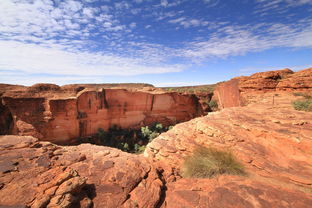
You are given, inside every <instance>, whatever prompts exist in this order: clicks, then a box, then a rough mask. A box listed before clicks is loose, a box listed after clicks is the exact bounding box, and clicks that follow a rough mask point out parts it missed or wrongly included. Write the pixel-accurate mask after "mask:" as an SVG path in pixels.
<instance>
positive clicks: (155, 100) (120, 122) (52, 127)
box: [0, 84, 203, 143]
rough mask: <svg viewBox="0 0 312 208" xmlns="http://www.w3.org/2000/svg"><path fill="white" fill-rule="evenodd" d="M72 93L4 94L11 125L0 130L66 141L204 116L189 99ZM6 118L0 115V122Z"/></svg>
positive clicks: (51, 88)
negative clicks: (116, 130) (106, 131)
mask: <svg viewBox="0 0 312 208" xmlns="http://www.w3.org/2000/svg"><path fill="white" fill-rule="evenodd" d="M76 91H77V90H76V89H72V91H70V90H69V89H66V90H64V89H62V88H59V87H58V86H57V85H51V84H38V85H34V86H32V87H30V88H26V89H22V90H18V91H14V90H8V91H6V92H5V93H4V95H3V97H2V99H3V101H4V103H5V106H4V107H5V108H6V111H8V115H11V117H12V118H13V123H12V127H10V130H5V129H4V130H3V132H6V133H10V134H17V135H29V136H35V137H36V138H39V139H44V140H47V141H52V142H54V143H68V142H70V141H71V140H72V139H75V138H78V137H86V136H90V135H92V134H95V133H96V132H97V131H98V129H99V128H103V129H105V130H107V129H109V128H110V127H113V126H115V125H117V126H119V127H121V128H139V127H141V126H143V125H151V124H153V123H155V122H161V123H162V124H163V125H172V124H175V123H177V122H182V121H187V120H190V119H192V118H194V117H196V116H199V115H202V114H203V111H202V109H201V107H200V104H199V102H198V99H197V98H196V97H195V96H192V95H181V94H178V93H158V92H156V91H155V92H153V93H146V92H139V91H128V90H124V89H99V90H97V89H93V90H92V89H91V90H88V89H85V90H82V91H79V92H78V93H77V92H76ZM4 107H2V106H0V108H3V109H4ZM7 117H8V116H3V117H2V116H1V117H0V122H2V121H3V122H2V123H4V122H5V121H4V120H5V119H7ZM7 126H10V125H9V124H7ZM6 129H8V128H6ZM8 131H9V132H8Z"/></svg>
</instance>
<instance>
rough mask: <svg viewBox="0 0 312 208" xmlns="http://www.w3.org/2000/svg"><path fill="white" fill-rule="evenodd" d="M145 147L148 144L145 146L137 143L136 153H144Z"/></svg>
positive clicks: (135, 146)
mask: <svg viewBox="0 0 312 208" xmlns="http://www.w3.org/2000/svg"><path fill="white" fill-rule="evenodd" d="M145 147H146V146H144V145H142V146H141V145H139V144H135V145H134V153H136V154H141V153H143V152H144V150H145Z"/></svg>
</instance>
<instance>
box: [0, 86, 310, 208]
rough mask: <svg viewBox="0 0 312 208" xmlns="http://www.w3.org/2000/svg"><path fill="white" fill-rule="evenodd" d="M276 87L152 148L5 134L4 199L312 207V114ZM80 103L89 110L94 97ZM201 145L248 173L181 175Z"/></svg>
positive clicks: (7, 202)
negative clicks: (229, 156)
mask: <svg viewBox="0 0 312 208" xmlns="http://www.w3.org/2000/svg"><path fill="white" fill-rule="evenodd" d="M275 93H276V92H273V93H266V95H265V97H264V98H263V100H262V101H263V102H262V103H257V104H251V105H249V106H245V107H234V108H227V109H223V110H222V111H219V112H214V113H210V114H208V115H207V116H205V117H200V118H196V119H192V120H191V121H188V122H184V123H181V124H178V125H176V126H174V127H173V128H172V129H171V130H169V131H167V132H165V133H163V134H161V135H160V136H158V137H157V138H155V139H154V140H153V141H152V142H151V143H149V144H148V145H147V147H146V150H145V152H144V155H135V154H129V153H126V152H121V151H120V150H117V149H114V148H109V147H105V146H96V145H91V144H81V145H78V146H58V145H55V144H52V143H50V142H43V141H38V140H37V139H35V138H33V137H29V136H15V135H9V136H0V204H1V205H2V206H7V207H10V206H12V207H13V206H15V207H24V206H25V205H27V206H30V207H33V208H39V207H82V208H89V207H94V208H103V207H107V208H116V207H120V208H130V207H132V208H136V207H138V208H145V207H148V208H159V207H161V208H185V207H188V208H195V207H205V208H216V207H224V208H234V207H239V208H250V207H257V208H258V207H259V208H268V207H279V208H289V207H294V208H310V207H311V204H312V195H311V193H312V192H311V191H312V186H311V183H312V182H311V178H312V159H311V158H312V152H311V149H312V140H311V138H312V113H311V112H305V113H303V112H300V111H296V110H294V109H293V108H292V106H291V105H290V103H291V101H293V100H295V99H297V97H295V96H294V95H292V94H291V93H290V94H286V93H285V92H284V93H285V94H282V93H281V94H280V96H278V97H277V100H276V103H277V105H275V106H274V108H273V107H272V105H271V103H270V100H268V99H267V97H270V96H271V95H272V94H275ZM82 94H84V93H82ZM91 95H92V96H95V95H94V94H92V93H91ZM91 95H90V94H89V93H86V95H85V96H86V97H90V96H91ZM290 95H291V96H290ZM106 96H107V97H106V98H107V100H108V97H109V96H108V93H107V94H106ZM74 100H75V99H73V101H74ZM70 102H71V101H70ZM111 102H113V101H111ZM91 104H92V103H91ZM107 104H108V106H109V104H110V103H109V102H108V103H107ZM79 105H80V104H79ZM81 105H85V108H87V109H88V101H85V102H84V103H81ZM105 105H106V104H105ZM105 105H104V103H103V107H105ZM117 105H118V104H116V106H117ZM66 106H68V107H69V106H70V105H66ZM85 108H84V109H85ZM90 110H92V106H91V109H90ZM199 146H203V147H214V148H217V149H220V150H222V151H226V152H232V153H233V155H235V157H236V159H237V160H238V161H239V162H240V163H241V164H242V165H243V166H244V167H245V170H246V175H241V176H240V175H228V174H224V175H219V176H216V177H213V178H181V175H183V174H181V172H182V170H183V162H184V160H185V158H186V157H188V156H190V155H191V154H192V152H193V150H194V149H195V148H197V147H199ZM12 193H14V197H12Z"/></svg>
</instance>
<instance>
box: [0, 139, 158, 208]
mask: <svg viewBox="0 0 312 208" xmlns="http://www.w3.org/2000/svg"><path fill="white" fill-rule="evenodd" d="M0 151H1V153H0V205H5V206H18V205H20V206H25V205H27V206H31V207H33V208H40V207H58V208H60V207H85V208H86V207H92V205H94V207H99V208H101V207H157V204H158V203H160V199H161V194H162V190H163V182H162V180H161V178H160V177H159V175H158V172H157V170H156V169H155V168H154V167H153V166H151V163H149V162H148V159H145V158H143V157H140V156H138V155H131V154H127V153H124V152H121V151H120V150H116V149H112V148H108V147H103V146H95V145H90V144H83V145H79V146H72V147H61V146H57V145H54V144H51V143H49V142H39V141H38V140H37V139H35V138H33V137H27V136H24V137H22V136H2V137H0ZM13 195H14V196H13ZM12 196H13V197H12Z"/></svg>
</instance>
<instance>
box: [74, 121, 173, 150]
mask: <svg viewBox="0 0 312 208" xmlns="http://www.w3.org/2000/svg"><path fill="white" fill-rule="evenodd" d="M168 129H169V128H167V127H164V126H163V125H162V124H161V123H155V124H154V125H151V126H145V127H141V129H122V128H120V127H119V126H116V125H115V126H113V127H111V128H110V129H108V130H107V131H105V130H104V129H102V128H99V129H98V131H97V133H96V134H95V135H93V136H90V137H84V138H77V139H76V143H77V144H81V143H91V144H96V145H103V146H108V147H114V148H118V149H120V150H122V151H124V152H130V153H142V152H144V149H145V145H147V144H148V143H149V142H151V141H152V140H153V139H155V138H156V137H157V136H159V135H160V134H161V133H163V132H165V131H167V130H168Z"/></svg>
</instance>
